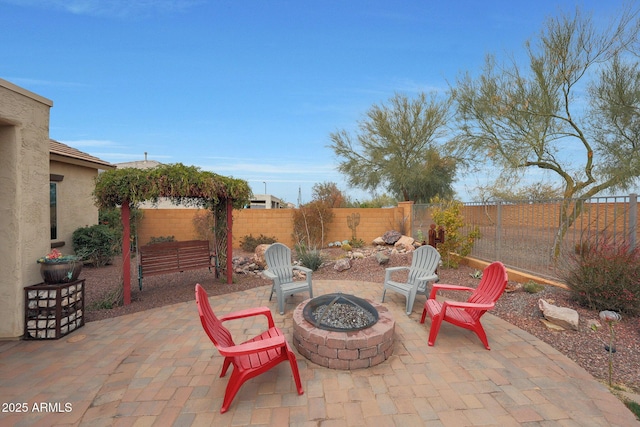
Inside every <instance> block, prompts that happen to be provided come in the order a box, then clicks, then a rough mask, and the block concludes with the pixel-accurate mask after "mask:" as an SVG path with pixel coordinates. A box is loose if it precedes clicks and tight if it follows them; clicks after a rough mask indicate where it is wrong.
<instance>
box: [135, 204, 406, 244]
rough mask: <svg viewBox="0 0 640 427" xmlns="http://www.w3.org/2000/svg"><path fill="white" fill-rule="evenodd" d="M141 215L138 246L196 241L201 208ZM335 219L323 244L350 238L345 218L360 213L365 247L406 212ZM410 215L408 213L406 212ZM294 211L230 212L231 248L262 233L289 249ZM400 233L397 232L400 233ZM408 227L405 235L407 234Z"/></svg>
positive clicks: (365, 212) (366, 212)
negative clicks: (161, 240)
mask: <svg viewBox="0 0 640 427" xmlns="http://www.w3.org/2000/svg"><path fill="white" fill-rule="evenodd" d="M142 211H143V216H142V219H141V220H140V222H139V224H138V226H137V229H138V240H139V244H140V245H145V244H147V243H149V241H150V240H151V237H160V236H174V237H175V239H176V240H178V241H183V240H192V239H198V238H199V237H198V235H197V231H196V229H195V226H194V225H193V219H194V217H195V216H196V215H199V214H202V212H204V210H202V209H142ZM333 211H334V219H333V221H332V222H331V223H330V224H328V226H327V234H326V239H325V241H326V242H327V243H329V242H333V241H343V240H349V239H351V236H352V232H351V229H350V228H349V226H348V223H347V217H348V216H350V215H352V214H354V213H359V214H360V224H359V225H358V227H357V228H356V237H357V238H359V239H362V240H363V241H364V242H365V244H370V243H371V242H372V241H373V239H375V238H376V237H379V236H381V235H382V234H384V232H385V231H388V230H392V229H394V230H399V223H400V222H402V221H405V222H406V216H407V213H406V212H405V209H404V208H403V207H396V208H388V209H386V208H385V209H357V208H342V209H334V210H333ZM409 212H410V210H409ZM293 213H294V210H293V209H242V210H234V211H233V247H234V248H238V247H240V239H242V238H243V237H244V236H248V235H252V236H253V237H258V236H260V235H261V234H262V235H265V236H267V237H275V239H276V240H277V241H278V242H281V243H283V244H285V245H287V246H289V247H293V245H294V244H295V242H294V241H293V236H292V234H293ZM399 231H400V230H399ZM409 231H410V228H407V230H406V232H409Z"/></svg>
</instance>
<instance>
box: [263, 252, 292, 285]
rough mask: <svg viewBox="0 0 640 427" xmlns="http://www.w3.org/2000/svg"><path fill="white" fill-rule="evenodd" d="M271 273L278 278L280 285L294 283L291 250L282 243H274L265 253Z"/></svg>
mask: <svg viewBox="0 0 640 427" xmlns="http://www.w3.org/2000/svg"><path fill="white" fill-rule="evenodd" d="M264 259H265V261H266V262H267V267H268V268H269V271H272V272H273V274H275V275H276V276H278V279H279V280H280V283H288V282H292V281H293V268H292V266H291V249H289V248H288V247H287V246H285V245H283V244H282V243H273V244H272V245H271V246H269V247H268V248H267V250H266V251H265V252H264Z"/></svg>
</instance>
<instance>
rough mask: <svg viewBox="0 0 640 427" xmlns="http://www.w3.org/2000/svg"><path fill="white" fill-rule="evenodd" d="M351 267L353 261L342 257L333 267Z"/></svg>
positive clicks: (343, 268) (337, 269) (342, 269)
mask: <svg viewBox="0 0 640 427" xmlns="http://www.w3.org/2000/svg"><path fill="white" fill-rule="evenodd" d="M350 268H351V261H349V258H340V259H339V260H338V261H336V264H335V265H334V266H333V269H334V270H336V271H345V270H348V269H350Z"/></svg>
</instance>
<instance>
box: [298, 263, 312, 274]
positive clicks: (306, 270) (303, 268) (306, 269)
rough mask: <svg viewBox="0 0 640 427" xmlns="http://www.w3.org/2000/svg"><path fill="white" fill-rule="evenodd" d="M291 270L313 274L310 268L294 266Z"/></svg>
mask: <svg viewBox="0 0 640 427" xmlns="http://www.w3.org/2000/svg"><path fill="white" fill-rule="evenodd" d="M293 269H294V270H300V271H304V272H305V273H307V274H312V273H313V270H311V269H310V268H307V267H304V266H302V265H294V266H293Z"/></svg>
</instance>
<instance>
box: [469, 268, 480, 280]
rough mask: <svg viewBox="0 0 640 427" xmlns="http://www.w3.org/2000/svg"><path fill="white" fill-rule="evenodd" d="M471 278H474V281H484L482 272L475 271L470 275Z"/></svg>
mask: <svg viewBox="0 0 640 427" xmlns="http://www.w3.org/2000/svg"><path fill="white" fill-rule="evenodd" d="M469 276H471V277H473V278H474V279H482V271H481V270H474V271H473V273H469Z"/></svg>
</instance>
